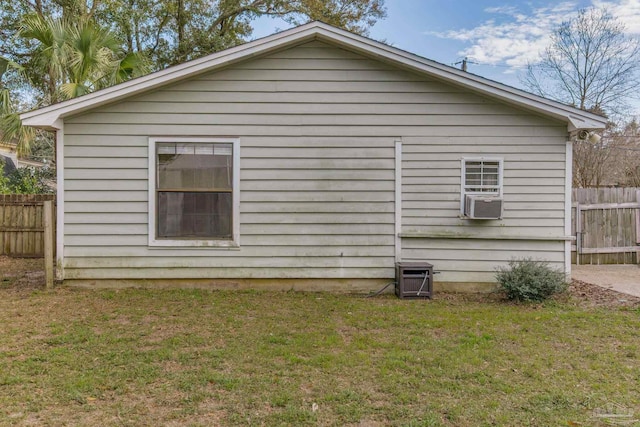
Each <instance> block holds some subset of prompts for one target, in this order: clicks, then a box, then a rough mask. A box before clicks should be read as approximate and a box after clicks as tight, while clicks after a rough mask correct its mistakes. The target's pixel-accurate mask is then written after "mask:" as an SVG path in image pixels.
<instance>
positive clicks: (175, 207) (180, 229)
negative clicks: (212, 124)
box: [149, 138, 239, 246]
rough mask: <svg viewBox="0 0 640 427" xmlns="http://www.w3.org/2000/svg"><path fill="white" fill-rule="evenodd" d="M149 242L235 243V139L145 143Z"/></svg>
mask: <svg viewBox="0 0 640 427" xmlns="http://www.w3.org/2000/svg"><path fill="white" fill-rule="evenodd" d="M149 159H150V162H149V163H150V164H149V172H150V173H149V176H150V181H151V182H150V185H149V207H150V208H149V243H150V245H154V246H168V245H177V246H234V245H237V244H238V242H237V240H238V230H239V224H238V220H239V212H238V210H239V206H238V200H239V197H238V189H239V188H238V182H239V180H238V170H239V165H238V163H239V140H237V139H207V138H150V139H149Z"/></svg>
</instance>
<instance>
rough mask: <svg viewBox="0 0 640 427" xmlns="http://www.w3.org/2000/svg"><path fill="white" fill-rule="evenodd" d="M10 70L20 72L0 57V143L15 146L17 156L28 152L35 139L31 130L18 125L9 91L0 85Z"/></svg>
mask: <svg viewBox="0 0 640 427" xmlns="http://www.w3.org/2000/svg"><path fill="white" fill-rule="evenodd" d="M10 69H16V70H20V69H21V68H20V66H19V65H18V64H16V63H15V62H12V61H10V60H8V59H6V58H3V57H0V142H6V143H10V144H15V145H16V147H17V151H18V154H19V155H22V154H25V153H26V152H29V151H30V145H31V141H33V139H34V138H35V131H34V129H33V128H27V127H24V126H22V123H20V117H19V116H18V113H16V111H15V110H14V107H13V103H12V101H11V96H10V93H9V89H7V88H6V87H5V86H4V85H3V83H2V77H3V76H4V75H5V73H6V72H7V71H9V70H10Z"/></svg>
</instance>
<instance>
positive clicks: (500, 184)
mask: <svg viewBox="0 0 640 427" xmlns="http://www.w3.org/2000/svg"><path fill="white" fill-rule="evenodd" d="M480 161H483V162H498V188H499V191H498V192H497V193H495V192H484V193H477V192H466V191H465V189H464V187H465V185H464V182H465V177H466V176H467V162H480ZM460 164H461V166H460V170H461V173H460V216H461V217H463V218H466V216H465V214H464V202H465V196H466V195H467V194H478V195H485V196H496V197H502V192H503V188H504V186H503V182H504V180H503V178H504V158H503V157H463V158H462V159H460Z"/></svg>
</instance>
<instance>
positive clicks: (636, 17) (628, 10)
mask: <svg viewBox="0 0 640 427" xmlns="http://www.w3.org/2000/svg"><path fill="white" fill-rule="evenodd" d="M592 3H593V6H594V7H604V8H605V9H607V10H608V11H609V12H611V14H612V15H613V16H615V17H617V18H618V19H620V21H622V22H623V23H624V24H625V27H626V30H627V32H628V33H629V34H634V35H640V0H618V1H604V0H593V2H592Z"/></svg>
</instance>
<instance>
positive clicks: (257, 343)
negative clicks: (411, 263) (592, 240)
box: [0, 270, 640, 426]
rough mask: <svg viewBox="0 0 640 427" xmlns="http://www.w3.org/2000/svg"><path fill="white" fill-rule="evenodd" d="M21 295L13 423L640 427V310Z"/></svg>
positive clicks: (4, 298)
mask: <svg viewBox="0 0 640 427" xmlns="http://www.w3.org/2000/svg"><path fill="white" fill-rule="evenodd" d="M0 271H4V270H0ZM14 277H17V276H14ZM12 283H13V284H11V285H8V284H5V285H3V286H2V288H0V424H51V425H56V424H68V425H96V424H100V425H123V424H124V425H158V424H162V425H185V424H191V425H248V424H249V425H254V424H257V425H374V426H375V425H427V426H429V425H432V426H475V425H568V423H570V422H573V423H582V424H583V425H597V422H598V420H595V419H594V418H593V417H594V414H595V413H597V410H598V408H602V407H605V406H606V405H609V404H611V403H614V404H616V405H620V406H622V407H624V408H629V409H631V410H633V411H635V413H636V414H637V415H638V416H640V405H638V403H637V402H640V339H639V338H640V311H639V310H638V306H635V307H632V306H616V307H611V306H607V307H590V306H588V305H586V304H584V301H583V302H580V301H576V300H575V299H574V298H572V297H571V296H570V295H566V296H565V297H564V298H565V299H564V300H562V299H560V300H554V301H550V302H548V303H545V304H538V305H517V304H505V303H503V302H501V301H498V300H497V298H496V297H495V296H478V295H467V296H456V295H446V294H441V295H437V296H436V299H435V300H433V301H407V300H398V299H396V298H395V297H392V296H383V297H379V298H372V299H365V298H362V297H360V296H350V295H332V294H312V293H289V292H287V293H285V292H282V293H275V292H207V291H196V290H159V291H149V290H101V291H87V290H74V289H68V288H64V287H60V288H56V289H55V290H54V291H53V292H45V291H44V290H37V289H35V290H34V289H28V290H21V291H16V289H17V288H16V287H19V280H18V279H16V280H14V281H13V282H12ZM576 289H582V291H580V290H578V291H577V292H583V291H584V288H580V287H578V288H576ZM576 425H577V424H576Z"/></svg>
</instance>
